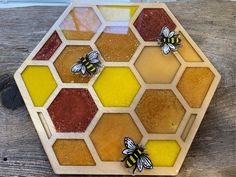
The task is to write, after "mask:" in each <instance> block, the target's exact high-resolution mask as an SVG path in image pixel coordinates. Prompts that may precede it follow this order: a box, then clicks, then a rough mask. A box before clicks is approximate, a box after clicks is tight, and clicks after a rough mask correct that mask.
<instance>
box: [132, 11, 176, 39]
mask: <svg viewBox="0 0 236 177" xmlns="http://www.w3.org/2000/svg"><path fill="white" fill-rule="evenodd" d="M134 26H135V28H136V29H137V30H138V32H139V34H140V35H141V36H142V38H143V40H145V41H156V40H157V39H158V38H159V35H160V33H161V30H162V28H163V27H164V26H167V27H168V28H169V29H170V30H171V31H173V30H174V29H175V27H176V25H175V23H174V22H173V21H172V20H171V18H170V17H169V15H168V14H167V13H166V11H165V10H164V9H162V8H144V9H143V10H142V12H141V13H140V14H139V16H138V18H137V19H136V21H135V22H134Z"/></svg>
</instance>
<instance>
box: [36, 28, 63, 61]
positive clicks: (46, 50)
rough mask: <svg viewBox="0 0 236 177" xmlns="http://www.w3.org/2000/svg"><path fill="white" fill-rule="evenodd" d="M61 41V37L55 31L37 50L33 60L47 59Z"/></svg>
mask: <svg viewBox="0 0 236 177" xmlns="http://www.w3.org/2000/svg"><path fill="white" fill-rule="evenodd" d="M61 43H62V42H61V39H60V37H59V36H58V34H57V32H56V31H55V32H54V33H52V35H51V36H50V38H49V39H48V40H47V41H46V42H45V44H44V45H43V47H42V48H41V49H40V50H39V51H38V53H37V54H36V55H35V57H34V58H33V60H49V59H50V58H51V56H52V55H53V54H54V52H55V51H56V50H57V48H58V47H59V46H60V45H61Z"/></svg>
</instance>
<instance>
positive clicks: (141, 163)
mask: <svg viewBox="0 0 236 177" xmlns="http://www.w3.org/2000/svg"><path fill="white" fill-rule="evenodd" d="M137 166H138V171H139V172H141V171H142V170H143V162H142V160H141V159H138V160H137Z"/></svg>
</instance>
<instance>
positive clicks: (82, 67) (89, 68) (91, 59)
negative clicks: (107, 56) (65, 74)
mask: <svg viewBox="0 0 236 177" xmlns="http://www.w3.org/2000/svg"><path fill="white" fill-rule="evenodd" d="M100 66H101V62H100V60H99V53H98V52H97V51H92V52H90V53H88V54H86V55H85V56H83V57H81V58H80V60H79V61H78V62H77V63H76V64H74V65H73V66H72V68H71V72H73V73H75V74H76V73H80V74H81V75H82V76H86V75H88V76H90V77H92V76H93V75H95V74H96V73H97V71H98V67H100Z"/></svg>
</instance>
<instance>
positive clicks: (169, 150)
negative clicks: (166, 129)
mask: <svg viewBox="0 0 236 177" xmlns="http://www.w3.org/2000/svg"><path fill="white" fill-rule="evenodd" d="M146 150H147V153H148V155H149V158H150V159H151V161H152V163H153V165H154V166H158V167H172V166H174V164H175V161H176V159H177V157H178V155H179V152H180V146H179V144H178V143H177V142H176V141H175V140H149V141H148V142H147V144H146Z"/></svg>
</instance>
